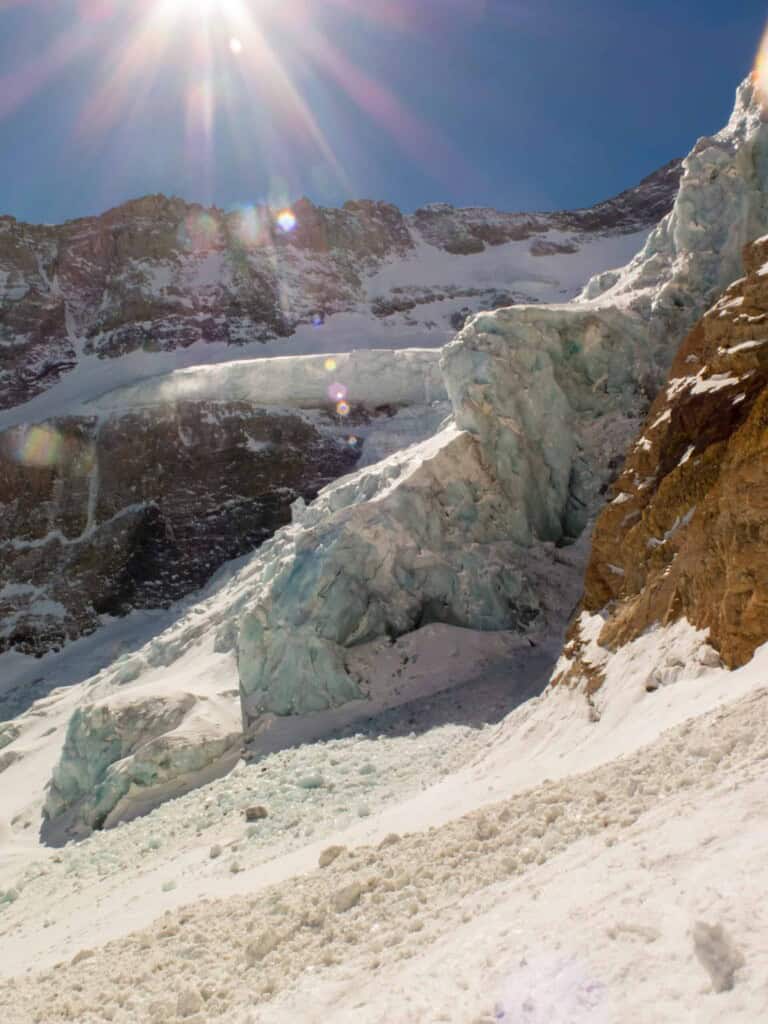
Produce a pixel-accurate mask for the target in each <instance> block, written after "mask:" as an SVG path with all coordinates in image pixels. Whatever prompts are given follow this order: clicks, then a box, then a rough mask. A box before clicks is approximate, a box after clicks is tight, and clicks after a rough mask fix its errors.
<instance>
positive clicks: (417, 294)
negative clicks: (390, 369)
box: [0, 161, 680, 409]
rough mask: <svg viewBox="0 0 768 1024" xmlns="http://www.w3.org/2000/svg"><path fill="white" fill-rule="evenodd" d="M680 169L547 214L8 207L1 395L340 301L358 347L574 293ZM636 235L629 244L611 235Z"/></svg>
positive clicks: (642, 221) (265, 329)
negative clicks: (83, 211)
mask: <svg viewBox="0 0 768 1024" xmlns="http://www.w3.org/2000/svg"><path fill="white" fill-rule="evenodd" d="M679 176H680V165H679V162H678V161H675V162H673V163H672V164H669V165H668V166H667V167H665V168H662V170H660V171H659V172H657V173H656V174H654V175H651V176H650V177H649V178H647V179H646V180H645V181H644V182H642V183H641V184H640V185H639V186H637V187H636V188H634V189H630V190H629V191H627V192H625V193H622V194H621V195H620V196H618V197H616V198H615V199H612V200H609V201H607V202H604V203H600V204H598V206H596V207H593V208H592V209H590V210H578V211H575V212H570V213H568V212H566V213H554V214H541V215H535V216H532V215H529V214H515V213H499V212H497V211H495V210H488V209H469V210H456V209H454V208H453V207H450V206H444V205H440V206H431V207H426V208H424V209H422V210H418V211H417V212H416V213H415V214H413V215H412V216H405V215H404V214H402V213H401V212H400V211H399V210H398V209H397V208H396V207H394V206H391V205H389V204H387V203H381V202H370V201H358V202H348V203H346V204H345V205H344V207H343V208H342V209H324V208H321V207H316V206H314V205H313V204H312V203H311V202H309V201H308V200H306V199H303V200H301V201H299V202H298V203H296V205H295V206H294V209H293V215H294V218H295V226H294V227H293V229H292V230H283V229H281V227H280V226H279V222H278V218H277V211H273V210H270V209H267V208H266V207H254V208H249V209H246V210H241V211H236V212H233V213H224V212H223V211H221V210H217V209H210V210H207V209H203V208H202V207H200V206H196V205H194V204H188V203H185V202H183V201H182V200H180V199H167V198H166V197H164V196H148V197H145V198H143V199H138V200H135V201H133V202H129V203H126V204H124V205H123V206H120V207H118V208H116V209H114V210H110V211H109V212H108V213H105V214H103V215H102V216H101V217H94V218H86V219H82V220H76V221H71V222H68V223H66V224H63V225H60V226H55V227H46V226H37V225H29V224H23V223H20V222H17V221H16V220H14V219H13V218H12V217H0V353H1V354H0V409H9V408H12V407H14V406H17V405H19V404H21V403H25V402H27V401H29V400H30V399H31V398H33V397H34V396H36V395H40V394H43V393H45V392H46V391H47V390H48V389H50V388H51V387H52V386H53V385H54V384H55V383H56V382H57V381H59V380H60V379H61V378H63V377H66V376H67V375H68V374H70V373H71V372H72V371H73V370H74V369H76V368H77V369H80V370H83V368H84V367H92V366H93V365H94V364H97V363H98V362H99V361H100V360H105V359H108V360H115V359H117V360H121V359H125V357H128V356H132V357H133V359H134V361H135V360H136V359H137V358H138V357H139V356H141V357H142V358H143V359H144V365H143V370H142V375H145V376H146V374H147V372H152V370H151V369H148V365H149V366H151V364H152V362H153V360H154V361H155V362H157V356H158V354H159V353H162V352H166V353H167V352H172V351H177V352H182V351H183V350H186V349H192V347H193V346H194V349H193V351H194V352H195V354H196V358H195V359H194V360H193V361H195V362H204V361H208V360H209V359H210V358H211V356H210V354H209V353H207V352H206V350H207V349H209V347H210V346H211V345H215V346H221V349H222V354H221V355H219V356H216V357H214V358H216V359H227V358H231V356H232V352H231V349H232V346H243V345H247V344H249V343H258V342H265V341H268V340H270V339H275V338H287V337H289V336H290V335H292V334H293V333H294V332H295V331H296V330H297V328H299V327H300V326H301V325H312V324H314V325H315V326H316V327H317V328H318V329H320V328H322V330H323V331H324V332H325V334H329V333H330V334H331V335H333V331H329V329H328V328H329V327H330V324H331V320H332V318H333V317H334V315H335V314H339V313H342V312H347V313H349V312H353V313H356V314H362V316H363V319H362V320H359V321H358V322H357V323H356V331H357V333H358V339H357V342H356V347H362V346H365V345H367V344H369V341H368V340H367V339H366V337H365V333H366V331H368V333H370V330H371V329H372V325H373V324H375V323H376V321H384V322H385V323H384V328H386V326H387V325H388V326H390V327H392V328H393V329H399V330H400V331H401V332H402V331H405V332H406V333H407V332H408V331H409V330H411V332H413V331H415V332H416V334H414V336H413V337H412V339H411V343H415V344H419V343H422V344H423V343H424V338H426V337H427V336H429V335H430V334H432V335H434V344H440V343H441V342H442V341H443V340H444V339H445V338H447V337H448V336H449V332H450V331H451V329H452V328H454V329H455V327H456V326H457V324H458V325H459V326H460V325H461V322H462V321H463V318H465V317H466V316H467V315H468V314H469V313H471V312H474V311H476V310H478V309H483V308H495V307H498V306H502V305H509V304H510V303H512V302H514V301H519V300H520V299H521V298H523V299H525V298H526V297H527V298H528V299H530V298H534V299H535V298H538V297H540V293H541V294H542V295H546V296H550V297H551V296H554V295H558V294H565V295H566V297H570V296H571V295H572V294H574V292H575V290H577V289H578V287H581V285H582V284H583V282H584V280H585V278H586V276H588V274H589V273H590V272H591V271H594V270H597V269H604V268H605V267H606V266H610V265H611V262H610V261H613V262H619V261H621V259H622V258H626V257H627V255H629V254H630V253H631V252H634V251H636V249H637V247H638V245H639V242H640V234H641V233H642V232H647V231H648V230H649V229H650V228H651V227H652V226H653V225H654V224H655V223H656V222H657V221H658V220H659V218H660V217H661V216H662V215H663V214H664V213H666V212H667V210H668V209H669V207H670V206H671V204H672V201H673V198H674V195H675V192H676V191H677V185H678V180H679ZM282 223H284V224H285V223H286V222H285V221H283V222H282ZM288 223H290V222H288ZM625 236H627V237H629V236H632V237H630V245H631V249H629V250H626V248H624V249H622V246H621V245H620V244H618V245H617V246H614V247H613V248H612V247H611V246H610V245H609V246H606V244H605V240H606V238H615V239H618V240H619V241H620V240H621V239H622V238H623V237H625ZM634 236H638V237H636V238H635V237H634ZM511 243H514V244H513V245H511ZM510 245H511V248H510ZM492 250H493V251H492ZM582 250H583V251H582ZM494 251H495V252H496V253H497V255H496V256H494ZM569 254H570V255H574V259H573V261H572V262H573V265H574V268H575V269H574V270H571V269H569V267H568V256H569ZM452 255H453V256H462V257H463V258H462V259H458V260H457V259H450V258H449V257H450V256H452ZM553 256H554V257H556V258H555V259H554V262H553V261H552V260H551V259H549V257H553ZM606 259H607V260H608V261H609V262H607V263H606V262H605V260H606ZM366 325H367V327H366ZM361 327H362V330H363V337H362V338H360V337H359V332H360V330H361ZM311 329H312V328H311V326H310V327H309V330H310V331H311ZM381 329H382V328H379V333H380V332H381ZM419 337H421V339H422V340H421V342H419V340H418V339H419ZM338 347H341V346H338V345H336V344H334V343H333V342H332V341H330V340H329V341H328V342H327V343H324V348H325V350H326V351H333V350H335V349H336V348H338ZM305 350H306V349H305ZM315 350H316V349H315ZM147 364H148V365H147ZM161 368H165V367H161ZM155 372H157V370H155Z"/></svg>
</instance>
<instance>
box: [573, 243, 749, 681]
mask: <svg viewBox="0 0 768 1024" xmlns="http://www.w3.org/2000/svg"><path fill="white" fill-rule="evenodd" d="M744 265H745V268H746V270H747V276H746V277H745V278H742V279H740V280H738V281H736V282H735V283H734V284H733V285H732V286H731V287H730V288H728V289H727V290H726V292H725V294H724V296H723V297H722V299H721V300H720V301H719V302H717V303H716V305H715V306H713V308H712V309H710V310H709V312H708V313H707V314H706V315H705V316H704V318H703V319H702V320H701V321H700V322H699V324H697V326H696V327H695V328H694V330H693V331H692V332H691V333H690V334H689V335H688V337H687V338H686V340H685V342H684V343H683V345H682V346H681V348H680V350H679V352H678V354H677V356H676V358H675V361H674V364H673V366H672V370H671V372H670V377H669V380H668V383H667V386H666V388H665V389H664V390H663V391H662V392H661V393H660V394H659V396H658V398H657V399H656V401H655V402H654V404H653V406H652V408H651V410H650V413H649V414H648V418H647V420H646V424H645V427H644V429H643V431H642V434H641V436H640V438H639V440H638V441H637V442H636V443H635V445H634V446H633V448H632V449H631V451H630V454H629V456H628V458H627V461H626V464H625V467H624V471H623V473H622V474H621V476H620V477H619V479H618V480H617V482H616V484H615V487H614V497H613V500H612V501H611V502H610V503H609V504H608V505H607V506H606V507H605V509H604V510H603V512H602V513H601V515H600V518H599V519H598V521H597V525H596V528H595V532H594V539H593V547H592V557H591V560H590V563H589V566H588V569H587V574H586V581H585V593H584V599H583V609H584V611H586V612H587V613H590V614H598V613H599V614H600V615H601V616H602V618H603V620H604V622H603V625H602V628H601V630H600V632H599V636H598V638H597V640H598V643H599V645H600V646H601V647H604V648H607V649H608V650H615V649H617V648H619V647H621V646H623V645H624V644H626V643H628V642H629V641H631V640H633V639H635V638H636V637H639V636H640V635H641V634H643V633H644V632H645V630H647V629H648V628H649V627H650V626H652V625H654V624H661V625H667V624H670V623H673V622H676V621H678V620H680V619H687V621H688V622H690V623H691V624H692V625H693V626H695V627H696V628H697V629H702V630H706V631H708V633H709V642H710V644H711V645H712V647H714V648H715V649H716V651H717V652H718V653H719V655H720V657H721V658H722V660H723V661H724V662H725V664H726V665H727V666H729V667H731V668H733V667H736V666H739V665H743V664H744V663H745V662H747V661H748V660H749V659H750V658H751V657H752V655H753V654H754V651H755V649H756V648H757V647H758V646H760V645H761V644H763V643H765V641H766V640H768V527H767V526H766V524H767V523H768V486H766V479H768V442H767V441H766V437H767V436H768V435H767V434H766V426H767V425H768V277H767V276H766V275H765V274H764V273H762V270H763V267H764V266H766V265H768V239H763V240H760V241H759V242H756V243H755V244H754V245H751V246H748V247H747V249H746V250H745V255H744ZM580 633H581V625H580V620H577V621H576V622H575V623H574V625H573V627H572V630H571V637H570V647H569V649H568V651H567V652H566V653H567V654H568V655H569V657H570V659H571V664H570V665H569V666H568V667H567V669H566V671H565V673H564V674H563V675H562V678H561V680H560V681H567V682H574V681H575V682H585V683H586V686H587V689H588V691H591V692H594V690H596V689H597V688H599V686H600V683H601V680H602V673H601V672H600V671H599V669H597V668H596V667H595V665H594V659H592V661H590V659H589V658H587V657H585V656H584V652H583V646H584V645H583V640H582V638H581V636H580ZM712 647H709V648H707V649H706V650H705V651H704V652H703V658H704V660H705V662H707V661H708V663H709V664H717V662H718V659H717V656H716V655H715V652H714V651H712ZM660 682H661V680H660V678H659V677H658V675H656V676H653V677H650V678H649V681H648V684H647V686H646V689H648V690H649V691H653V690H654V689H657V688H658V686H659V685H660Z"/></svg>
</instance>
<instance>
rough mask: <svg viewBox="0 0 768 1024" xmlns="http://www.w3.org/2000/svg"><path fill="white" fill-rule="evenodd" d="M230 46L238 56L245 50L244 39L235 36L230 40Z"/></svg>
mask: <svg viewBox="0 0 768 1024" xmlns="http://www.w3.org/2000/svg"><path fill="white" fill-rule="evenodd" d="M229 48H230V50H231V51H232V53H234V55H235V56H236V57H237V56H238V55H239V54H241V53H242V52H243V44H242V41H241V40H240V39H238V38H237V37H236V36H233V37H232V38H231V39H230V40H229Z"/></svg>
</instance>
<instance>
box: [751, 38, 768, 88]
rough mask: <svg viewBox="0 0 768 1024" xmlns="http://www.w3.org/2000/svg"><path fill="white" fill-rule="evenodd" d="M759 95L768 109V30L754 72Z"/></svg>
mask: <svg viewBox="0 0 768 1024" xmlns="http://www.w3.org/2000/svg"><path fill="white" fill-rule="evenodd" d="M752 81H753V82H754V83H755V88H756V89H757V92H758V95H759V97H760V100H761V102H762V104H763V106H764V107H768V28H766V30H765V32H764V33H763V38H762V40H761V41H760V49H759V50H758V51H757V57H756V59H755V66H754V69H753V71H752Z"/></svg>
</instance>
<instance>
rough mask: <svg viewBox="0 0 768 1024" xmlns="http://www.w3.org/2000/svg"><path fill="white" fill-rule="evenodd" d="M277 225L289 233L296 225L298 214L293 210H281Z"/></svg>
mask: <svg viewBox="0 0 768 1024" xmlns="http://www.w3.org/2000/svg"><path fill="white" fill-rule="evenodd" d="M276 220H277V226H278V227H279V228H280V230H281V231H283V232H285V233H286V234H288V232H289V231H293V229H294V228H295V227H296V214H295V213H294V212H293V210H281V211H280V213H278V215H277V217H276Z"/></svg>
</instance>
